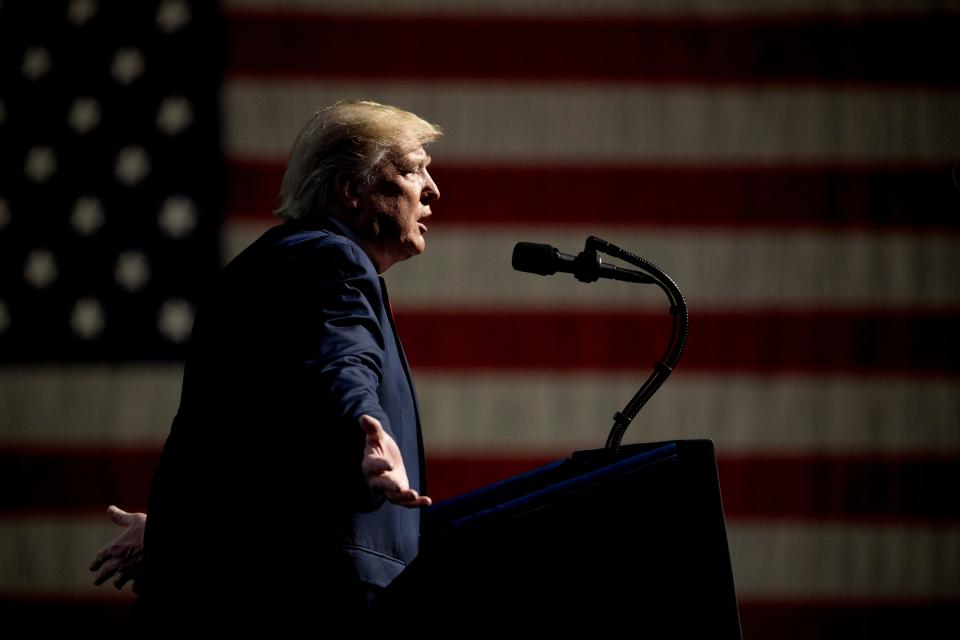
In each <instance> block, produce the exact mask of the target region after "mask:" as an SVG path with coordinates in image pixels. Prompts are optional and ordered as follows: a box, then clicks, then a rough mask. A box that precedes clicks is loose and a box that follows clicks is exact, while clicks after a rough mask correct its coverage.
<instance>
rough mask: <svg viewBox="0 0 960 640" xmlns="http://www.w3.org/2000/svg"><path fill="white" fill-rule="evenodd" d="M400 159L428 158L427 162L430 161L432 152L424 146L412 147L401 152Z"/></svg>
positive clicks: (415, 159)
mask: <svg viewBox="0 0 960 640" xmlns="http://www.w3.org/2000/svg"><path fill="white" fill-rule="evenodd" d="M400 159H401V160H409V161H419V160H426V161H427V162H429V161H430V154H428V153H427V150H426V149H424V148H423V146H418V147H417V148H416V149H411V150H410V151H407V152H406V153H402V152H401V154H400Z"/></svg>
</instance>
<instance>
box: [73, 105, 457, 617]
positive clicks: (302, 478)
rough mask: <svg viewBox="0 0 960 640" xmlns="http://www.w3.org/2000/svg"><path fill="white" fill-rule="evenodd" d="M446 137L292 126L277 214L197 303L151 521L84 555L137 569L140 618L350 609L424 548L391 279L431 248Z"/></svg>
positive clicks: (368, 124) (422, 500) (418, 453)
mask: <svg viewBox="0 0 960 640" xmlns="http://www.w3.org/2000/svg"><path fill="white" fill-rule="evenodd" d="M439 135H440V132H439V130H438V129H437V127H435V126H434V125H432V124H430V123H428V122H425V121H424V120H422V119H420V118H419V117H417V116H415V115H414V114H412V113H409V112H406V111H403V110H401V109H397V108H395V107H390V106H386V105H380V104H377V103H373V102H365V101H344V102H339V103H337V104H334V105H332V106H330V107H328V108H326V109H324V110H322V111H319V112H318V113H316V114H315V115H314V116H313V118H311V120H310V121H309V122H308V123H307V125H306V127H305V128H304V129H303V131H302V132H301V133H300V135H299V137H298V138H297V141H296V142H295V144H294V146H293V149H292V151H291V153H290V158H289V162H288V165H287V171H286V174H285V176H284V179H283V185H282V188H281V204H280V207H279V209H278V210H277V214H278V215H279V216H280V217H281V218H283V219H284V220H285V222H284V224H282V225H279V226H276V227H274V228H272V229H270V230H268V231H267V232H266V233H264V235H263V236H261V237H260V238H259V239H258V240H257V241H256V242H254V243H253V244H252V245H251V246H250V247H249V248H247V249H246V250H245V251H244V252H243V253H241V254H240V255H239V256H238V257H237V258H236V259H234V260H233V261H232V262H231V263H230V264H229V265H228V266H227V267H226V268H225V269H224V271H223V272H222V274H221V277H220V278H219V280H218V283H217V286H216V288H215V291H214V293H213V296H212V298H211V299H210V300H209V301H208V303H207V304H206V306H205V307H202V308H201V310H200V313H199V314H198V317H197V321H196V325H195V326H194V330H193V335H192V338H191V343H190V349H189V351H188V356H187V361H186V367H185V370H184V378H183V391H182V396H181V401H180V408H179V411H178V413H177V416H176V418H175V419H174V422H173V426H172V428H171V431H170V435H169V437H168V439H167V442H166V444H165V446H164V449H163V454H162V456H161V459H160V463H159V466H158V468H157V471H156V475H155V477H154V481H153V486H152V489H151V493H150V501H149V509H148V511H149V518H145V517H142V516H141V517H139V518H133V519H130V520H129V522H133V523H134V524H133V528H132V529H131V530H129V531H128V535H127V536H126V539H125V540H126V541H125V542H124V543H122V544H121V543H120V542H118V541H119V540H120V538H118V541H114V543H111V544H110V545H108V546H107V547H105V548H104V550H103V551H101V553H100V554H98V556H97V558H95V560H94V563H93V565H92V568H93V569H95V570H99V571H100V573H99V574H98V577H97V582H98V583H100V582H103V581H105V580H107V579H108V578H110V577H111V576H114V575H116V576H117V577H118V580H125V579H126V578H129V577H131V576H133V577H134V578H135V580H136V591H137V592H138V594H139V596H140V602H139V606H140V608H141V612H142V613H143V614H144V616H145V617H146V618H147V619H150V620H156V621H160V622H162V621H164V620H166V621H167V622H169V621H170V618H169V616H170V615H175V614H179V613H189V614H191V615H201V616H203V618H204V619H205V620H208V621H211V622H213V623H215V624H219V622H220V621H222V622H224V623H226V624H229V625H232V624H235V623H241V624H242V623H243V622H244V621H245V620H247V619H250V620H251V621H261V622H262V621H266V620H269V619H279V618H278V617H282V618H283V619H285V620H287V621H288V622H292V621H293V620H295V619H300V620H304V619H306V618H307V617H312V616H320V617H319V618H317V620H318V621H320V620H322V619H324V618H323V617H322V616H321V614H323V615H327V614H341V615H353V614H352V612H360V611H362V610H363V609H365V608H367V607H368V606H369V604H370V601H371V600H372V598H373V596H374V595H375V594H376V593H377V592H378V591H379V590H380V589H382V588H383V587H385V586H386V585H387V584H388V583H389V582H390V581H391V580H393V578H395V577H396V576H397V574H399V573H400V571H402V570H403V568H404V567H405V566H406V564H408V563H409V562H410V561H411V560H412V559H413V558H414V557H415V556H416V554H417V552H418V548H419V530H420V513H419V510H418V508H419V507H423V506H427V505H429V504H430V499H429V498H428V497H426V496H425V495H423V494H424V493H425V484H424V462H423V447H422V440H421V434H420V424H419V417H418V413H417V403H416V398H415V394H414V389H413V383H412V380H411V378H410V372H409V369H408V367H407V362H406V359H405V357H404V354H403V349H402V347H401V345H400V340H399V337H398V336H397V334H396V329H395V326H394V323H393V318H392V315H391V311H390V302H389V299H388V297H387V290H386V287H385V285H384V282H383V279H382V278H380V277H379V274H381V273H383V272H385V271H386V270H387V269H389V268H390V267H391V266H392V265H393V264H395V263H397V262H399V261H401V260H405V259H407V258H410V257H412V256H416V255H418V254H419V253H421V252H422V251H423V250H424V246H425V242H424V237H423V234H424V233H426V232H427V226H426V224H425V222H426V221H427V219H428V218H429V216H430V214H431V211H430V205H431V203H432V202H433V201H434V200H436V199H437V198H438V197H439V196H440V193H439V190H438V188H437V185H436V183H435V182H434V181H433V179H432V178H431V177H430V174H429V172H428V170H427V165H428V164H429V162H430V157H429V156H428V155H427V153H426V151H425V150H424V146H425V145H427V144H429V143H431V142H433V141H434V140H436V139H437V138H438V137H439ZM121 513H122V512H121ZM133 515H135V514H124V517H131V516H133ZM144 521H145V522H146V532H145V537H144V547H143V553H142V557H143V560H142V563H140V562H139V561H138V560H137V559H138V558H139V557H140V550H139V549H136V548H135V547H136V540H137V531H136V528H137V527H141V526H142V522H144ZM130 540H133V541H134V542H133V547H134V548H131V545H130ZM122 545H126V546H124V547H123V548H121V546H122ZM121 584H122V583H121Z"/></svg>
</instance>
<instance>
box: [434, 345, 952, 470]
mask: <svg viewBox="0 0 960 640" xmlns="http://www.w3.org/2000/svg"><path fill="white" fill-rule="evenodd" d="M648 374H649V371H646V370H644V371H642V372H637V373H635V374H633V375H632V376H630V375H628V374H623V375H615V376H614V375H610V376H599V375H582V374H581V375H569V376H559V375H549V374H540V375H535V374H528V375H523V374H504V373H498V372H488V373H477V374H468V375H464V374H463V373H461V372H448V373H444V372H440V371H429V372H424V373H420V374H417V376H416V379H417V389H418V396H419V398H420V408H421V419H422V422H423V430H424V442H425V446H426V447H427V451H428V453H429V454H430V455H443V454H445V453H463V452H473V451H476V452H483V453H486V454H491V455H496V454H497V453H501V454H511V453H544V452H553V453H555V454H557V455H561V456H562V455H566V454H569V453H570V451H571V450H574V449H590V448H599V447H602V446H603V443H604V441H605V440H606V437H607V434H608V433H609V431H610V427H611V426H612V424H613V414H614V412H615V411H619V410H620V409H622V408H623V407H624V405H625V404H626V403H627V401H628V400H629V399H630V398H631V397H632V396H633V394H634V393H635V392H636V390H637V388H638V387H639V386H640V383H641V382H643V380H644V379H645V378H646V376H647V375H648ZM958 415H960V385H958V384H957V383H955V382H948V381H928V382H919V381H910V380H882V381H881V380H863V379H857V378H853V377H840V376H835V377H822V378H814V377H809V378H804V377H800V376H777V377H762V376H742V375H726V376H698V375H693V374H684V373H682V362H681V369H679V370H678V372H677V373H676V374H674V376H673V377H672V378H671V379H670V380H669V381H667V383H666V384H665V385H664V386H663V387H662V388H661V389H660V391H658V392H657V395H656V396H654V398H653V399H652V400H651V401H650V402H649V403H648V404H647V405H646V406H645V407H644V409H643V410H642V411H641V412H640V414H639V415H638V416H637V418H636V420H635V421H634V423H633V424H632V425H631V427H630V429H629V430H628V431H627V434H626V438H624V442H655V441H661V440H676V439H683V438H710V439H713V440H714V441H715V442H716V446H717V451H718V453H719V455H721V456H722V455H732V454H740V453H763V452H797V453H869V452H881V453H893V454H900V453H914V452H916V453H920V452H943V451H960V426H958V423H957V416H958Z"/></svg>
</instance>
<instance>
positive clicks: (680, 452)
mask: <svg viewBox="0 0 960 640" xmlns="http://www.w3.org/2000/svg"><path fill="white" fill-rule="evenodd" d="M423 518H424V522H423V534H422V537H421V552H420V555H419V556H418V557H417V558H416V560H414V561H413V562H412V563H411V564H410V565H409V566H408V567H407V568H406V569H405V570H404V571H403V572H402V573H401V574H400V575H399V576H398V577H397V579H396V580H395V581H394V582H392V583H391V584H390V585H389V586H388V587H387V589H386V590H385V591H383V592H382V593H381V594H380V595H379V596H378V597H377V598H376V600H375V601H374V607H375V608H376V609H379V610H381V611H396V612H401V611H407V612H411V611H422V610H424V609H425V608H427V609H429V611H432V612H435V613H437V614H442V615H444V616H447V615H455V616H458V617H459V618H460V619H462V620H474V621H477V622H478V623H479V624H481V625H483V626H487V627H489V626H495V625H496V624H497V621H498V620H500V621H501V622H503V621H507V620H510V621H521V622H526V623H537V622H538V621H544V620H547V621H549V623H550V624H551V625H556V624H557V623H565V621H569V622H575V623H588V624H589V623H591V622H594V621H602V620H606V621H607V622H608V623H610V622H611V621H613V620H620V621H623V620H625V619H629V620H633V621H635V622H637V623H638V625H639V626H637V627H636V628H637V629H640V630H643V631H644V633H642V634H640V635H641V636H646V637H704V638H707V637H709V638H740V637H741V636H740V623H739V615H738V610H737V600H736V593H735V590H734V585H733V574H732V571H731V566H730V554H729V550H728V546H727V537H726V527H725V524H724V515H723V505H722V502H721V498H720V485H719V481H718V477H717V468H716V458H715V454H714V449H713V443H712V442H711V441H709V440H681V441H674V442H660V443H649V444H634V445H625V446H623V447H622V448H621V450H620V453H619V455H614V454H613V452H612V451H611V450H608V449H600V450H592V451H579V452H575V453H574V454H572V455H571V456H570V458H568V459H564V460H558V461H556V462H553V463H551V464H549V465H546V466H544V467H541V468H539V469H535V470H533V471H530V472H527V473H524V474H521V475H518V476H515V477H513V478H510V479H507V480H504V481H502V482H498V483H495V484H493V485H490V486H488V487H484V488H482V489H479V490H477V491H473V492H470V493H467V494H464V495H462V496H458V497H456V498H453V499H451V500H446V501H444V502H441V503H438V504H436V505H434V506H433V507H430V508H428V509H426V510H425V511H424V513H423ZM427 615H430V614H427Z"/></svg>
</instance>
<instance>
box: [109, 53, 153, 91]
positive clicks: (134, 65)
mask: <svg viewBox="0 0 960 640" xmlns="http://www.w3.org/2000/svg"><path fill="white" fill-rule="evenodd" d="M144 66H145V63H144V61H143V54H142V53H140V50H139V49H135V48H133V47H124V48H123V49H117V52H116V53H115V54H113V65H112V66H111V67H110V74H111V75H113V79H114V80H116V81H117V82H119V83H120V84H130V83H131V82H133V81H134V80H136V79H137V78H139V77H140V74H141V73H143V68H144Z"/></svg>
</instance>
